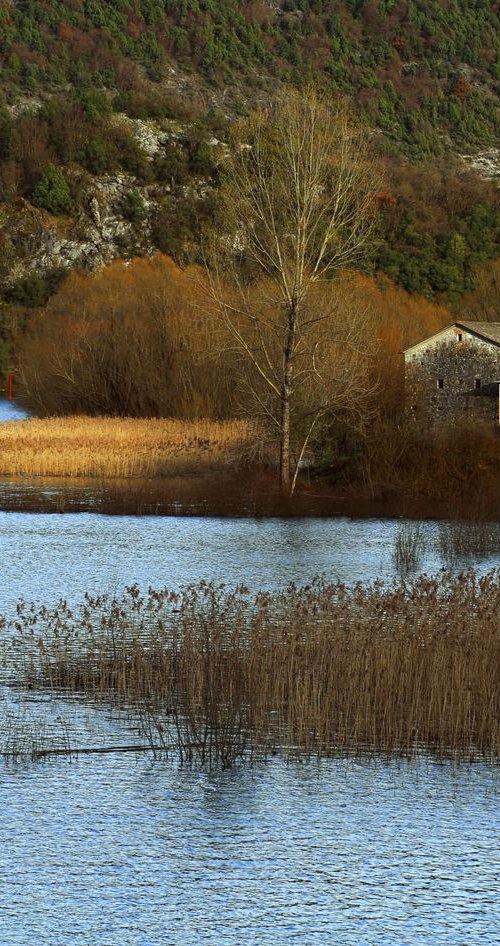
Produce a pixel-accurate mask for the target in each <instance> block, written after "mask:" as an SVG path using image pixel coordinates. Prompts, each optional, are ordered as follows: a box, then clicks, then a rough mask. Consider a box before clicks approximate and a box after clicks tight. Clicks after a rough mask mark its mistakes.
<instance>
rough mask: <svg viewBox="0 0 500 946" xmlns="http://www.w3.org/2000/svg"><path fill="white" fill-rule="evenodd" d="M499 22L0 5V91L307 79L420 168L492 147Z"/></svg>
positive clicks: (93, 2) (291, 0)
mask: <svg viewBox="0 0 500 946" xmlns="http://www.w3.org/2000/svg"><path fill="white" fill-rule="evenodd" d="M499 11H500V3H499V2H497V0H494V2H491V0H401V2H400V0H343V2H341V0H283V2H282V3H281V5H280V4H279V3H278V2H277V0H223V2H220V0H115V2H113V3H112V4H111V3H106V2H104V0H70V2H65V3H62V2H60V0H43V2H37V3H35V2H32V0H27V2H23V0H19V2H14V0H2V2H1V3H0V78H1V80H2V86H3V87H4V88H5V89H7V90H8V93H9V95H11V96H15V95H16V94H18V93H19V91H20V90H22V91H23V92H24V93H26V92H27V91H28V92H31V93H36V92H39V91H40V90H43V91H47V90H49V89H56V88H61V87H62V86H65V85H67V84H68V83H70V84H72V85H74V86H75V87H78V88H82V87H85V86H86V85H87V86H88V85H90V86H93V87H101V88H102V87H106V88H111V89H121V90H131V89H132V90H133V89H135V90H137V89H140V88H143V87H144V84H145V83H146V84H147V83H153V84H156V85H157V86H158V85H159V84H161V83H164V82H165V81H167V80H169V82H170V84H174V85H175V80H176V77H177V79H178V82H179V84H180V87H182V88H184V89H185V88H186V81H182V77H183V78H184V79H186V76H187V87H188V88H189V87H191V90H194V89H196V88H197V86H199V85H200V84H201V86H202V87H203V86H205V88H206V87H208V86H210V87H211V88H212V90H213V91H214V88H215V89H216V88H217V87H218V88H219V89H220V90H223V89H225V91H226V101H228V102H234V101H235V99H237V97H238V95H237V93H238V92H239V93H240V94H241V95H243V97H248V95H249V92H250V91H251V90H252V89H253V90H255V88H257V89H258V88H261V89H263V90H265V89H266V86H268V85H269V83H270V82H271V81H272V80H274V81H275V80H276V78H277V79H279V80H285V81H291V82H293V83H297V82H301V81H303V80H304V79H307V78H309V77H310V76H311V75H312V76H314V77H315V78H316V79H318V78H320V80H321V82H322V83H323V84H324V86H325V87H327V88H328V89H330V90H332V91H339V90H340V91H342V92H346V93H348V94H349V95H352V96H353V97H354V98H355V100H356V102H357V104H358V106H359V107H360V108H362V109H363V110H364V111H365V112H366V113H367V115H368V116H369V119H370V121H371V123H372V124H375V125H377V126H378V127H379V128H380V129H381V130H382V131H383V132H384V133H385V134H386V135H387V136H388V137H389V138H390V139H392V140H394V141H396V142H397V143H398V146H399V147H400V148H403V150H406V151H408V152H409V153H412V154H416V155H419V156H427V155H430V154H435V153H437V152H439V151H440V150H441V149H442V147H443V135H444V141H445V142H446V138H447V137H448V136H449V137H450V138H451V139H452V140H453V141H454V142H455V143H458V145H459V146H460V147H462V148H463V147H470V146H474V147H475V146H478V145H479V144H482V145H486V144H491V143H493V142H494V141H495V140H498V132H499V124H498V105H499V88H500V15H499ZM172 70H173V71H172ZM179 70H180V72H179ZM214 94H215V92H214Z"/></svg>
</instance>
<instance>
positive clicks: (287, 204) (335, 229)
mask: <svg viewBox="0 0 500 946" xmlns="http://www.w3.org/2000/svg"><path fill="white" fill-rule="evenodd" d="M232 145H233V147H232V157H231V159H230V160H228V162H227V163H226V165H225V166H224V167H223V168H222V171H221V173H222V175H223V186H222V197H221V214H220V220H221V226H220V228H219V232H218V233H217V234H214V235H213V237H212V240H211V248H210V253H207V266H206V286H205V289H206V292H207V294H208V297H209V299H210V300H211V303H212V307H213V308H214V309H215V311H216V313H217V315H218V317H219V318H220V319H222V320H223V322H224V324H225V326H226V328H227V330H228V332H229V335H230V337H231V338H232V340H233V343H235V345H236V347H237V348H238V349H239V350H240V351H241V352H242V353H243V355H244V357H245V359H246V360H247V363H248V364H249V365H250V366H251V368H252V372H253V381H251V382H250V383H251V385H252V394H253V397H254V399H255V401H256V403H257V404H258V405H259V408H260V409H261V410H262V411H264V412H265V413H266V415H267V416H268V417H269V418H270V420H271V421H272V423H273V425H274V427H275V429H276V431H277V435H278V440H279V453H280V462H279V471H280V481H281V484H282V487H283V488H284V489H285V490H287V491H293V489H294V487H295V482H296V475H297V470H298V466H299V464H300V461H301V459H302V457H303V454H304V450H305V449H306V446H307V443H308V442H309V439H310V437H311V435H312V433H313V431H314V430H315V428H316V427H317V426H318V424H319V423H320V421H321V419H322V418H324V417H325V416H326V415H327V414H328V413H329V412H331V411H332V410H338V409H340V406H342V409H343V410H349V409H351V410H353V411H354V412H356V411H358V409H359V403H360V399H359V397H358V394H359V393H361V394H363V396H364V395H365V394H366V391H365V390H362V391H361V390H360V389H361V388H363V385H360V384H359V371H357V372H356V379H357V380H356V384H355V385H354V386H353V384H352V373H349V372H346V371H345V370H344V367H347V366H348V365H351V367H352V364H353V360H354V361H356V363H357V364H358V365H359V363H360V359H361V355H362V352H361V350H360V347H359V343H360V336H359V332H357V331H355V332H354V333H351V332H350V331H349V325H347V326H346V327H345V328H346V330H345V331H344V332H343V333H341V334H337V340H339V339H342V342H343V348H342V350H339V346H338V345H337V346H336V345H335V341H336V339H335V338H334V337H333V335H332V332H333V331H336V332H337V333H338V332H339V324H338V319H336V318H335V314H336V310H335V306H334V304H333V303H334V294H333V293H329V291H328V289H327V286H330V288H331V280H332V277H334V276H336V275H338V274H339V273H340V272H341V271H346V270H348V269H349V268H350V267H352V266H353V264H354V263H355V262H356V261H358V260H359V259H360V258H362V256H363V255H364V253H365V252H366V249H367V246H368V244H369V242H370V239H371V237H372V233H373V225H374V219H375V209H376V204H377V191H378V190H379V189H380V187H379V185H378V182H377V171H376V168H375V164H374V162H373V161H372V160H371V159H370V157H369V153H368V147H367V141H366V136H365V135H364V134H363V132H362V131H361V129H360V128H359V127H358V126H357V125H355V124H354V123H353V122H352V120H351V118H350V116H349V113H348V109H347V106H346V105H345V104H343V103H341V104H336V105H330V104H329V103H328V102H327V101H326V100H325V99H323V98H321V97H320V96H319V95H318V94H317V93H316V92H315V91H313V90H309V91H308V92H306V93H305V94H304V93H300V92H297V91H294V90H290V89H289V90H286V92H285V93H283V94H282V95H281V96H280V98H279V99H278V101H277V102H276V104H275V105H274V106H273V107H271V108H269V109H267V110H261V111H258V112H256V113H255V114H254V115H253V116H252V117H251V118H250V120H249V121H248V122H247V123H245V124H244V125H242V126H241V127H239V128H238V129H236V133H235V136H234V141H233V142H232ZM320 284H324V286H323V291H322V292H321V293H320V292H318V291H317V290H318V286H319V285H320ZM335 323H336V324H335ZM334 349H336V350H335V351H334ZM328 353H329V355H330V356H332V354H334V357H335V361H332V362H329V360H328ZM353 356H356V357H355V358H353ZM334 378H336V379H337V384H336V385H334V384H332V380H333V379H334ZM353 387H354V388H355V389H356V394H355V393H354V391H353ZM312 395H313V396H312ZM301 404H302V409H300V405H301ZM299 432H300V443H298V441H297V435H298V434H299ZM294 447H295V454H294V456H292V451H293V448H294Z"/></svg>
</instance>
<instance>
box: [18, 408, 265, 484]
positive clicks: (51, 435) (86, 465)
mask: <svg viewBox="0 0 500 946" xmlns="http://www.w3.org/2000/svg"><path fill="white" fill-rule="evenodd" d="M260 439H261V438H260V436H259V431H258V429H257V426H256V425H255V424H254V423H252V422H250V421H245V420H232V421H225V422H217V421H205V420H202V421H180V420H164V419H147V420H135V419H134V420H133V419H129V418H115V417H51V418H47V419H44V420H38V419H31V420H25V421H20V422H8V423H5V424H0V475H5V476H19V475H23V476H72V477H73V476H98V477H137V476H143V477H151V476H152V477H157V476H175V475H179V474H183V473H194V474H196V473H204V472H207V471H212V472H213V471H217V470H220V469H235V468H237V467H238V466H241V465H244V464H245V463H248V462H251V460H252V459H253V458H254V457H255V456H256V455H257V453H258V451H259V445H260Z"/></svg>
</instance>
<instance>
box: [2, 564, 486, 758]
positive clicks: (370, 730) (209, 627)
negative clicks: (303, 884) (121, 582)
mask: <svg viewBox="0 0 500 946" xmlns="http://www.w3.org/2000/svg"><path fill="white" fill-rule="evenodd" d="M499 607H500V573H499V572H498V571H495V572H491V573H489V574H488V575H485V576H481V577H479V576H478V575H476V574H475V573H474V572H472V571H470V572H468V573H467V574H464V575H459V576H453V575H451V574H443V575H441V576H440V577H439V578H436V579H431V578H428V577H425V576H423V577H419V578H416V579H412V580H409V579H408V580H402V581H401V582H400V584H398V585H397V586H390V587H385V586H383V585H382V584H381V583H375V584H373V585H371V586H364V585H356V586H354V587H352V588H349V587H346V586H345V585H343V584H327V583H325V582H322V581H315V582H313V583H312V584H311V585H308V586H305V587H303V588H296V587H294V586H293V585H292V586H290V587H289V588H288V589H287V590H286V591H284V592H281V593H275V594H267V593H261V594H258V595H256V596H252V595H250V594H249V593H248V591H247V589H245V588H244V587H240V588H238V589H237V590H235V591H229V590H227V589H226V588H224V587H216V586H214V585H212V584H207V583H201V584H199V585H197V586H193V587H189V588H187V589H185V590H183V591H182V592H172V591H167V590H163V591H155V590H153V589H151V588H150V589H149V591H148V592H147V593H142V592H141V590H140V589H139V588H138V587H137V586H133V587H131V588H129V589H128V590H127V591H126V592H125V593H124V594H123V596H121V597H114V598H106V597H104V596H102V597H99V598H91V597H90V596H87V597H86V599H85V601H84V602H83V603H82V605H81V606H80V607H78V608H70V607H69V605H68V604H67V603H66V602H60V603H59V605H58V606H57V607H56V608H54V609H50V610H47V609H38V610H37V609H36V608H32V607H29V606H26V605H23V604H20V605H19V608H18V614H17V616H16V620H15V621H14V622H11V623H10V626H9V625H8V626H7V628H6V630H7V639H8V640H9V642H10V643H9V645H8V646H9V652H8V654H6V665H7V666H8V667H10V673H11V675H12V677H13V678H15V680H16V682H17V683H19V682H22V683H24V684H25V685H27V686H30V687H48V688H49V689H50V690H52V691H55V692H57V691H65V692H67V691H68V690H69V691H72V692H78V693H80V694H81V695H82V696H83V697H85V698H87V699H90V700H94V701H99V702H111V703H113V705H115V706H117V707H120V708H121V709H122V710H123V711H124V712H126V713H129V714H131V715H132V716H133V717H134V719H136V720H137V721H138V725H139V728H140V729H141V731H142V733H143V737H144V739H145V740H146V742H148V743H149V745H150V746H151V748H152V749H153V751H154V752H155V753H157V754H166V755H173V756H175V758H177V759H178V760H180V761H181V762H189V763H193V764H198V765H201V766H203V767H208V768H210V767H212V766H214V765H221V766H224V767H228V766H231V765H234V764H235V763H236V762H238V761H240V760H252V759H256V758H265V757H266V756H268V755H269V754H281V755H283V756H285V757H289V758H292V757H300V758H311V757H313V756H314V757H329V756H333V755H338V754H341V755H349V754H360V753H383V754H386V755H388V756H399V757H407V758H411V757H413V756H415V755H417V754H419V753H423V752H425V753H429V752H430V753H434V754H436V755H437V756H438V757H441V758H442V757H453V758H456V759H476V758H482V759H487V760H491V761H496V762H497V761H498V760H499V757H500V630H499V625H498V612H499Z"/></svg>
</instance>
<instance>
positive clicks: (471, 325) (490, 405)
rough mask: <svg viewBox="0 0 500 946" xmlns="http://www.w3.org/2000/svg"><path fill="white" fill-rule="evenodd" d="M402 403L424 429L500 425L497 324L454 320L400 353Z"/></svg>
mask: <svg viewBox="0 0 500 946" xmlns="http://www.w3.org/2000/svg"><path fill="white" fill-rule="evenodd" d="M404 357H405V403H406V410H407V411H408V413H409V416H410V417H411V418H413V419H414V420H415V421H417V423H422V424H425V425H426V426H435V425H436V424H441V423H449V422H453V421H461V420H463V419H470V420H472V419H479V418H481V419H482V420H484V421H486V422H487V423H488V424H493V425H496V426H498V424H499V423H500V402H499V389H500V322H454V324H453V325H450V326H449V327H448V328H445V329H443V330H442V331H441V332H437V333H436V334H435V335H431V336H430V338H425V339H424V340H423V341H422V342H419V343H418V344H417V345H412V347H411V348H407V349H406V351H405V352H404Z"/></svg>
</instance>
